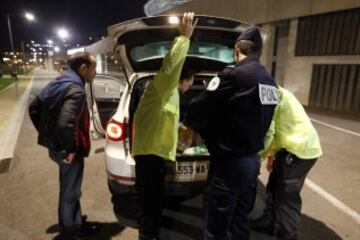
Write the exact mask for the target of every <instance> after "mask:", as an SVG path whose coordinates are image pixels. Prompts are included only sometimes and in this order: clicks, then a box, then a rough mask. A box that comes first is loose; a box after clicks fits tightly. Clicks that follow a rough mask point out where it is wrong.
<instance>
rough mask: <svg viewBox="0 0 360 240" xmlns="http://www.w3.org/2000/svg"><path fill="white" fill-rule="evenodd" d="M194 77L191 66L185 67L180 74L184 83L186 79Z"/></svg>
mask: <svg viewBox="0 0 360 240" xmlns="http://www.w3.org/2000/svg"><path fill="white" fill-rule="evenodd" d="M193 76H194V72H193V70H191V69H190V68H189V66H187V65H184V66H183V68H182V70H181V74H180V82H181V83H182V82H183V81H184V80H185V79H189V78H192V77H193Z"/></svg>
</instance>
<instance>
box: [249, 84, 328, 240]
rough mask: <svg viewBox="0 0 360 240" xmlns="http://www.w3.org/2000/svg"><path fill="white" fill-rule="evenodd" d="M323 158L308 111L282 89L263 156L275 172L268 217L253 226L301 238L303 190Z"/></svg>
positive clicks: (280, 235)
mask: <svg viewBox="0 0 360 240" xmlns="http://www.w3.org/2000/svg"><path fill="white" fill-rule="evenodd" d="M321 155H322V150H321V145H320V140H319V136H318V134H317V132H316V130H315V128H314V127H313V125H312V124H311V121H310V119H309V117H308V116H307V114H306V112H305V110H304V108H303V107H302V105H301V104H300V102H299V101H298V100H297V99H296V97H295V96H294V95H293V94H292V93H291V92H289V91H287V90H286V89H283V88H279V103H278V105H277V106H276V108H275V113H274V118H273V121H272V123H271V125H270V128H269V130H268V132H267V134H266V138H265V149H264V150H263V151H262V153H261V157H262V158H264V157H266V158H267V169H268V170H269V171H271V173H270V175H269V180H268V183H267V185H266V207H265V209H264V214H263V215H262V216H261V217H259V218H258V219H256V220H254V221H252V224H251V227H252V228H253V229H254V230H256V231H260V232H265V233H268V234H270V235H273V234H276V238H277V239H282V240H285V239H286V240H290V239H291V240H295V239H298V225H299V222H300V214H301V205H302V204H301V203H302V201H301V197H300V191H301V189H302V187H303V185H304V181H305V178H306V175H307V174H308V172H309V171H310V169H311V168H312V167H313V166H314V164H315V162H316V160H317V158H318V157H320V156H321Z"/></svg>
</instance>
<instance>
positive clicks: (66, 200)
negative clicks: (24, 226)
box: [49, 151, 84, 234]
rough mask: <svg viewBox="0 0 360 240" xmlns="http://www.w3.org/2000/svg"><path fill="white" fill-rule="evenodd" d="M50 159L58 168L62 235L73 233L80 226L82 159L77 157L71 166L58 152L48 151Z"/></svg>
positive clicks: (59, 218) (59, 214)
mask: <svg viewBox="0 0 360 240" xmlns="http://www.w3.org/2000/svg"><path fill="white" fill-rule="evenodd" d="M49 156H50V158H51V159H52V160H53V161H55V162H56V163H57V164H58V166H59V182H60V193H59V203H58V220H59V226H60V230H61V231H62V232H63V233H69V234H71V233H73V232H75V231H76V230H78V229H79V228H80V227H81V225H82V223H83V222H82V221H83V219H82V215H81V207H80V197H81V184H82V179H83V172H84V157H83V156H80V155H77V156H76V157H75V160H74V161H73V162H72V163H71V164H66V163H64V162H63V161H62V160H63V159H64V156H63V154H62V153H60V152H53V151H49Z"/></svg>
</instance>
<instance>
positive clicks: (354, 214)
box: [305, 179, 360, 225]
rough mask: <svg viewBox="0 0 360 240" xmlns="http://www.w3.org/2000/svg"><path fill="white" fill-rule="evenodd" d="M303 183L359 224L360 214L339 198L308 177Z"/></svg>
mask: <svg viewBox="0 0 360 240" xmlns="http://www.w3.org/2000/svg"><path fill="white" fill-rule="evenodd" d="M305 185H306V186H308V187H309V188H310V189H311V190H312V191H314V192H315V193H317V194H319V195H320V196H322V197H323V198H325V199H326V200H327V201H328V202H329V203H331V204H332V205H333V206H334V207H336V208H337V209H339V210H340V211H341V212H343V213H345V214H346V215H348V216H349V217H351V218H352V219H354V220H355V222H356V223H357V224H359V225H360V214H359V213H357V212H356V211H355V210H353V209H351V208H350V207H348V206H346V205H345V204H344V203H342V202H341V201H340V200H339V199H337V198H335V197H334V196H332V195H331V194H329V193H328V192H326V191H325V190H324V189H322V188H321V187H319V186H318V185H316V184H315V183H314V182H312V181H311V180H309V179H306V180H305Z"/></svg>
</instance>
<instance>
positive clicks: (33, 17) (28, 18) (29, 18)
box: [6, 12, 35, 52]
mask: <svg viewBox="0 0 360 240" xmlns="http://www.w3.org/2000/svg"><path fill="white" fill-rule="evenodd" d="M24 17H25V18H26V19H27V20H28V21H34V20H35V16H34V15H33V14H32V13H29V12H26V13H25V15H24ZM6 18H7V24H8V30H9V38H10V45H11V51H12V52H15V50H14V40H13V35H12V29H11V21H10V14H6Z"/></svg>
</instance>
